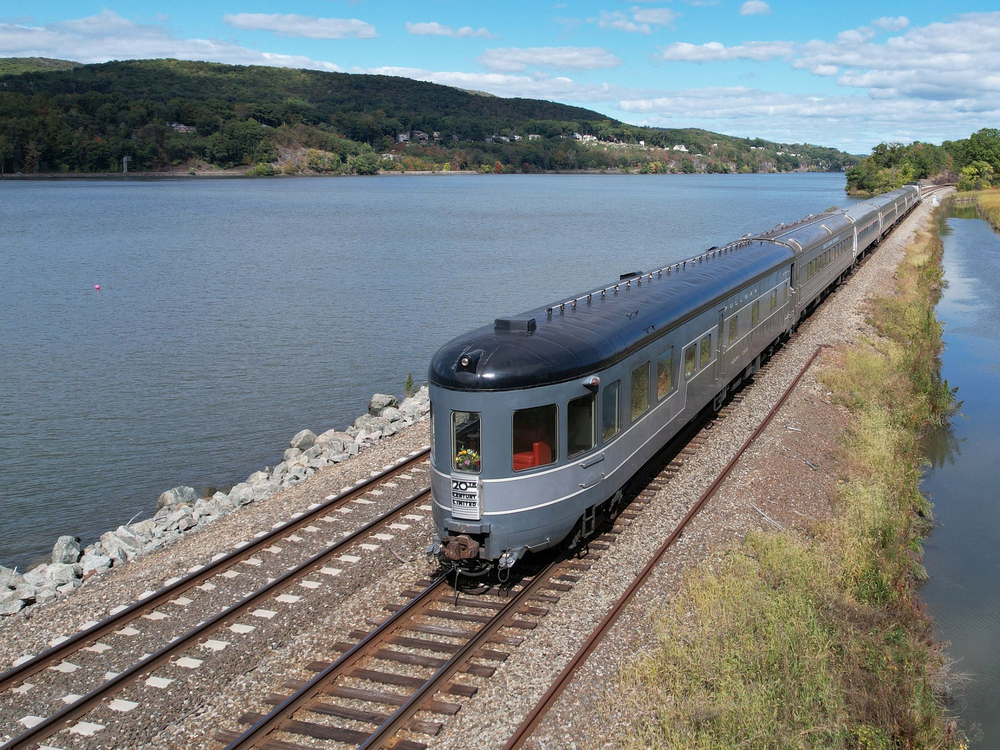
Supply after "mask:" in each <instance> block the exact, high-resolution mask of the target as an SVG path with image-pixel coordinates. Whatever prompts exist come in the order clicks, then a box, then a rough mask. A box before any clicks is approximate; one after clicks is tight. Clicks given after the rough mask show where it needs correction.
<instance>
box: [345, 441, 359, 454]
mask: <svg viewBox="0 0 1000 750" xmlns="http://www.w3.org/2000/svg"><path fill="white" fill-rule="evenodd" d="M360 452H361V443H351V444H350V445H349V446H347V455H349V456H356V455H358V454H359V453H360Z"/></svg>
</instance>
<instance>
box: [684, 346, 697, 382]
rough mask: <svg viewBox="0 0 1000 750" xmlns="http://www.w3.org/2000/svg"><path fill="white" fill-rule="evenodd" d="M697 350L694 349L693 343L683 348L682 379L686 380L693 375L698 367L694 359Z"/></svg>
mask: <svg viewBox="0 0 1000 750" xmlns="http://www.w3.org/2000/svg"><path fill="white" fill-rule="evenodd" d="M696 355H697V352H696V351H695V349H694V344H691V346H689V347H688V348H687V349H685V350H684V379H685V380H687V379H688V378H689V377H691V376H692V375H694V371H695V370H697V369H698V363H697V362H696V361H695V356H696Z"/></svg>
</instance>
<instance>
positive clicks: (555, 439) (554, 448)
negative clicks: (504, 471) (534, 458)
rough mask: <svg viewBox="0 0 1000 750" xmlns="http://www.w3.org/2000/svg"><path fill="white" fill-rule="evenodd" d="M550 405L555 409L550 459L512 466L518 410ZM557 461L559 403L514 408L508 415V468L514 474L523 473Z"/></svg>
mask: <svg viewBox="0 0 1000 750" xmlns="http://www.w3.org/2000/svg"><path fill="white" fill-rule="evenodd" d="M550 406H551V407H552V408H554V409H555V410H556V414H555V422H554V425H555V430H554V431H553V441H552V442H553V443H554V444H553V445H552V447H551V453H552V460H551V461H549V462H548V463H546V464H538V465H537V466H526V467H524V468H523V469H515V468H514V455H515V451H514V434H515V428H514V419H515V417H517V414H518V412H522V411H531V410H533V409H546V408H548V407H550ZM557 463H559V404H539V405H537V406H525V407H523V408H521V409H514V411H513V412H512V413H511V415H510V469H511V471H512V472H513V473H515V474H524V473H525V472H529V471H534V470H535V469H544V468H545V467H546V466H553V465H555V464H557Z"/></svg>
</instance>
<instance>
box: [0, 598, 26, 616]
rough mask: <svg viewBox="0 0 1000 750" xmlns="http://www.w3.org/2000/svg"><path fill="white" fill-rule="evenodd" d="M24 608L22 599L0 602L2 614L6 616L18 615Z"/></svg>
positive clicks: (0, 614) (0, 612)
mask: <svg viewBox="0 0 1000 750" xmlns="http://www.w3.org/2000/svg"><path fill="white" fill-rule="evenodd" d="M22 609H24V602H23V601H21V600H20V599H14V600H12V601H9V602H0V616H2V617H6V616H7V615H16V614H17V613H18V612H20V611H21V610H22Z"/></svg>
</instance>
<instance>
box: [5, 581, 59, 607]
mask: <svg viewBox="0 0 1000 750" xmlns="http://www.w3.org/2000/svg"><path fill="white" fill-rule="evenodd" d="M51 590H52V584H51V582H49V583H46V584H45V586H32V585H31V584H30V583H23V584H21V585H20V586H18V587H17V588H16V589H14V592H13V593H14V596H16V597H17V598H18V599H20V600H21V601H23V602H27V603H28V604H31V603H32V602H34V601H36V600H37V599H38V597H39V595H40V594H41V593H42V592H43V591H51Z"/></svg>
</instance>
